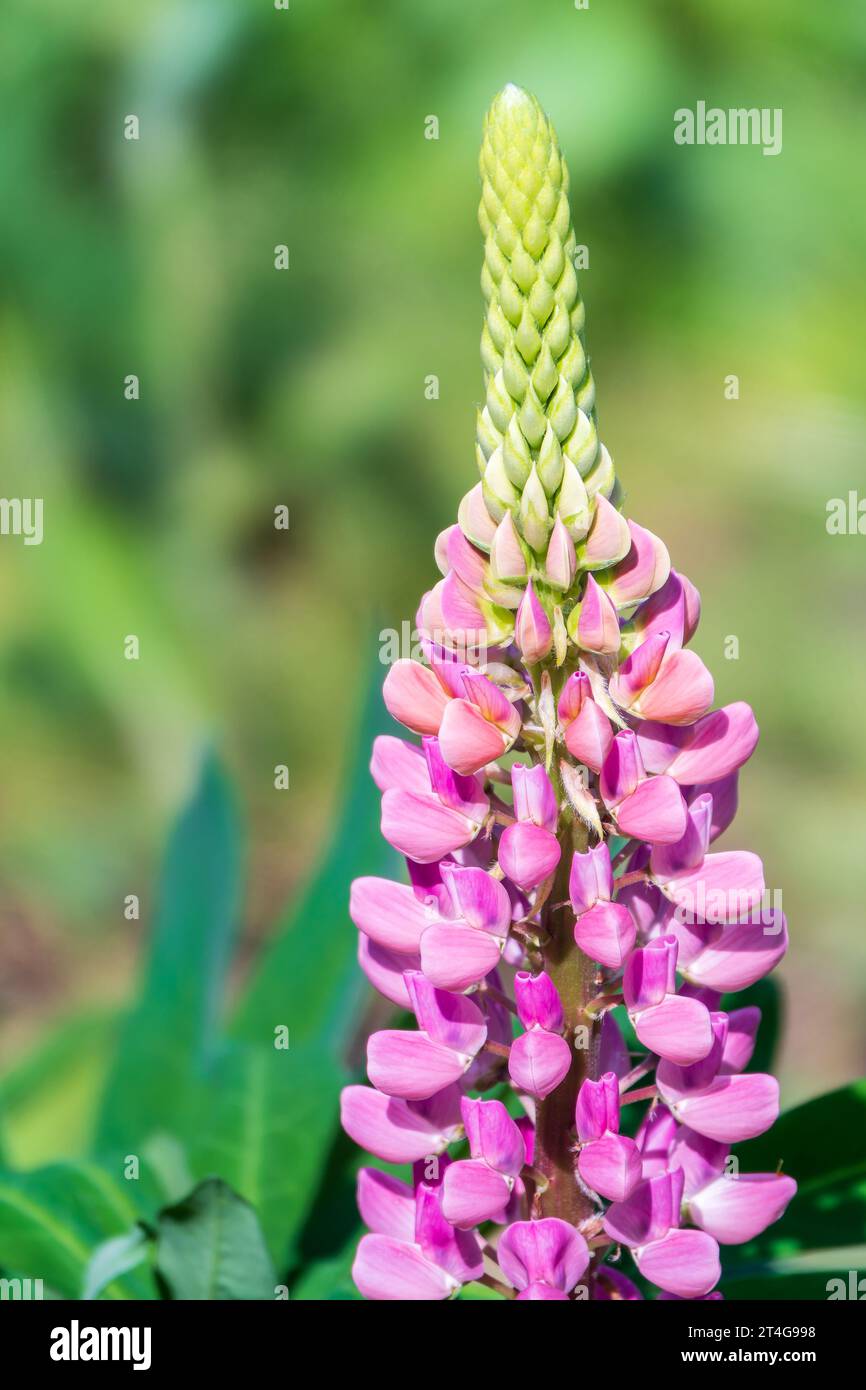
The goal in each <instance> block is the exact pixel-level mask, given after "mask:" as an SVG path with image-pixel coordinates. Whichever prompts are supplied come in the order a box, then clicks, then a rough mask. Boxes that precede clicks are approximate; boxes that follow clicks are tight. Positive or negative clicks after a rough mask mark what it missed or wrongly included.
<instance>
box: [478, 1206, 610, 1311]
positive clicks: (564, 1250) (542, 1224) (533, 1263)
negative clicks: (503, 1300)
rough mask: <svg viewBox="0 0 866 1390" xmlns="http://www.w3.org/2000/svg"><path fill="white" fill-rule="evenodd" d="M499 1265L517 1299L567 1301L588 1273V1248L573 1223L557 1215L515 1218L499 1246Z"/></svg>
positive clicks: (497, 1255)
mask: <svg viewBox="0 0 866 1390" xmlns="http://www.w3.org/2000/svg"><path fill="white" fill-rule="evenodd" d="M496 1258H497V1261H498V1264H499V1268H500V1269H501V1270H502V1273H503V1274H504V1275H505V1278H506V1279H507V1280H508V1282H509V1284H512V1285H513V1287H514V1288H515V1289H518V1290H519V1292H518V1295H517V1297H518V1299H526V1300H535V1299H547V1300H549V1301H554V1300H560V1301H561V1300H564V1299H566V1298H567V1296H568V1294H569V1293H570V1292H571V1290H572V1289H573V1288H574V1287H575V1285H576V1284H577V1283H579V1281H580V1279H581V1278H582V1277H583V1275H584V1274H585V1273H586V1269H587V1266H588V1264H589V1250H588V1248H587V1244H586V1241H585V1240H584V1238H583V1236H582V1235H581V1234H580V1232H579V1231H577V1230H575V1228H574V1226H571V1225H569V1223H568V1222H567V1221H560V1220H559V1219H558V1218H557V1217H547V1218H545V1219H542V1220H540V1221H515V1222H513V1223H512V1225H510V1226H509V1227H507V1229H506V1230H505V1231H503V1233H502V1236H501V1238H500V1241H499V1245H498V1246H497V1248H496Z"/></svg>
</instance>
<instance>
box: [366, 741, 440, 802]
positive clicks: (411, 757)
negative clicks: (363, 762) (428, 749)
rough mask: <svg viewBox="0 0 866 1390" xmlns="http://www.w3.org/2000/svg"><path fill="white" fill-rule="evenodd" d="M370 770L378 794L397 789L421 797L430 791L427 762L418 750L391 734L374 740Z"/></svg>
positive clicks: (413, 745)
mask: <svg viewBox="0 0 866 1390" xmlns="http://www.w3.org/2000/svg"><path fill="white" fill-rule="evenodd" d="M370 771H371V773H372V774H373V781H374V782H375V783H376V786H377V787H378V788H379V791H380V792H386V791H390V790H392V789H396V790H399V791H404V792H420V793H421V794H422V795H423V794H424V793H425V792H426V793H428V794H429V793H430V791H431V786H430V774H429V772H428V771H427V760H426V758H425V757H424V754H423V753H422V751H421V749H420V748H418V747H416V745H415V744H414V743H407V742H406V741H405V739H402V738H395V737H394V736H393V734H380V735H379V737H378V738H375V739H374V740H373V756H372V758H371V760H370Z"/></svg>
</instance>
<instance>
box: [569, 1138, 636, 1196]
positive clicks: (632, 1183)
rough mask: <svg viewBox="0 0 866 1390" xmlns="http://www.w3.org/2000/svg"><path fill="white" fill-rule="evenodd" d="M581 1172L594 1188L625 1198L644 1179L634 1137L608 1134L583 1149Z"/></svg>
mask: <svg viewBox="0 0 866 1390" xmlns="http://www.w3.org/2000/svg"><path fill="white" fill-rule="evenodd" d="M577 1167H578V1171H579V1173H580V1176H581V1177H582V1178H583V1181H584V1182H585V1183H586V1184H587V1186H588V1187H591V1188H592V1190H593V1192H597V1193H598V1194H599V1196H600V1197H608V1198H610V1200H611V1201H613V1202H621V1201H623V1200H624V1199H625V1198H626V1197H627V1196H628V1195H629V1193H630V1192H632V1191H633V1190H634V1188H635V1187H636V1186H637V1184H638V1183H639V1182H640V1180H641V1175H642V1167H641V1156H640V1154H639V1152H638V1148H637V1145H636V1144H635V1142H634V1140H633V1139H627V1138H625V1136H624V1135H620V1134H606V1135H604V1136H603V1137H602V1138H601V1139H594V1140H593V1141H592V1142H591V1143H589V1144H587V1145H585V1147H584V1148H582V1149H581V1151H580V1156H579V1158H578V1160H577Z"/></svg>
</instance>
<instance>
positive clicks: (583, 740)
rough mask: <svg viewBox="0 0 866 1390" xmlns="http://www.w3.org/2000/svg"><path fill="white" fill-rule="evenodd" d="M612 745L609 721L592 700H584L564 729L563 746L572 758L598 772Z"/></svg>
mask: <svg viewBox="0 0 866 1390" xmlns="http://www.w3.org/2000/svg"><path fill="white" fill-rule="evenodd" d="M612 743H613V729H612V728H611V727H610V720H609V719H608V717H607V715H606V714H604V713H603V711H602V710H601V709H600V708H599V706H598V705H597V704H596V703H595V701H594V700H586V701H585V702H584V704H583V708H582V709H581V711H580V713H579V714H578V715H577V716H576V718H575V719H573V720H572V721H571V723H570V724H568V725H566V729H565V746H566V748H567V749H568V751H569V753H570V754H571V756H572V757H573V758H576V759H577V761H578V762H580V763H584V764H585V765H586V766H587V767H588V768H591V769H592V771H593V772H600V771H601V766H602V763H603V762H604V760H605V758H606V757H607V755H608V753H609V752H610V746H611V744H612Z"/></svg>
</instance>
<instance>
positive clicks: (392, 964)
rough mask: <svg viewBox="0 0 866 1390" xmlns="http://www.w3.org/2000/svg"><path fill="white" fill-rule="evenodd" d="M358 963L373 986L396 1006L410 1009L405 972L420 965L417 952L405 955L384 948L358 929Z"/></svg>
mask: <svg viewBox="0 0 866 1390" xmlns="http://www.w3.org/2000/svg"><path fill="white" fill-rule="evenodd" d="M358 964H359V965H360V967H361V969H362V970H363V972H364V974H365V975H366V976H367V979H368V980H369V981H370V984H371V985H372V986H373V988H374V989H377V990H378V991H379V993H380V994H383V995H384V996H385V998H386V999H390V1001H391V1003H392V1004H396V1005H397V1007H398V1008H400V1009H411V1007H412V1001H411V999H410V997H409V991H408V989H407V988H406V981H405V979H404V972H405V971H406V970H418V969H419V968H420V966H421V957H420V955H412V956H407V955H403V954H398V953H397V952H396V951H387V950H386V949H385V947H384V946H378V945H377V944H376V942H375V941H372V940H371V939H370V937H369V936H364V934H363V932H361V933H360V934H359V936H358Z"/></svg>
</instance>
